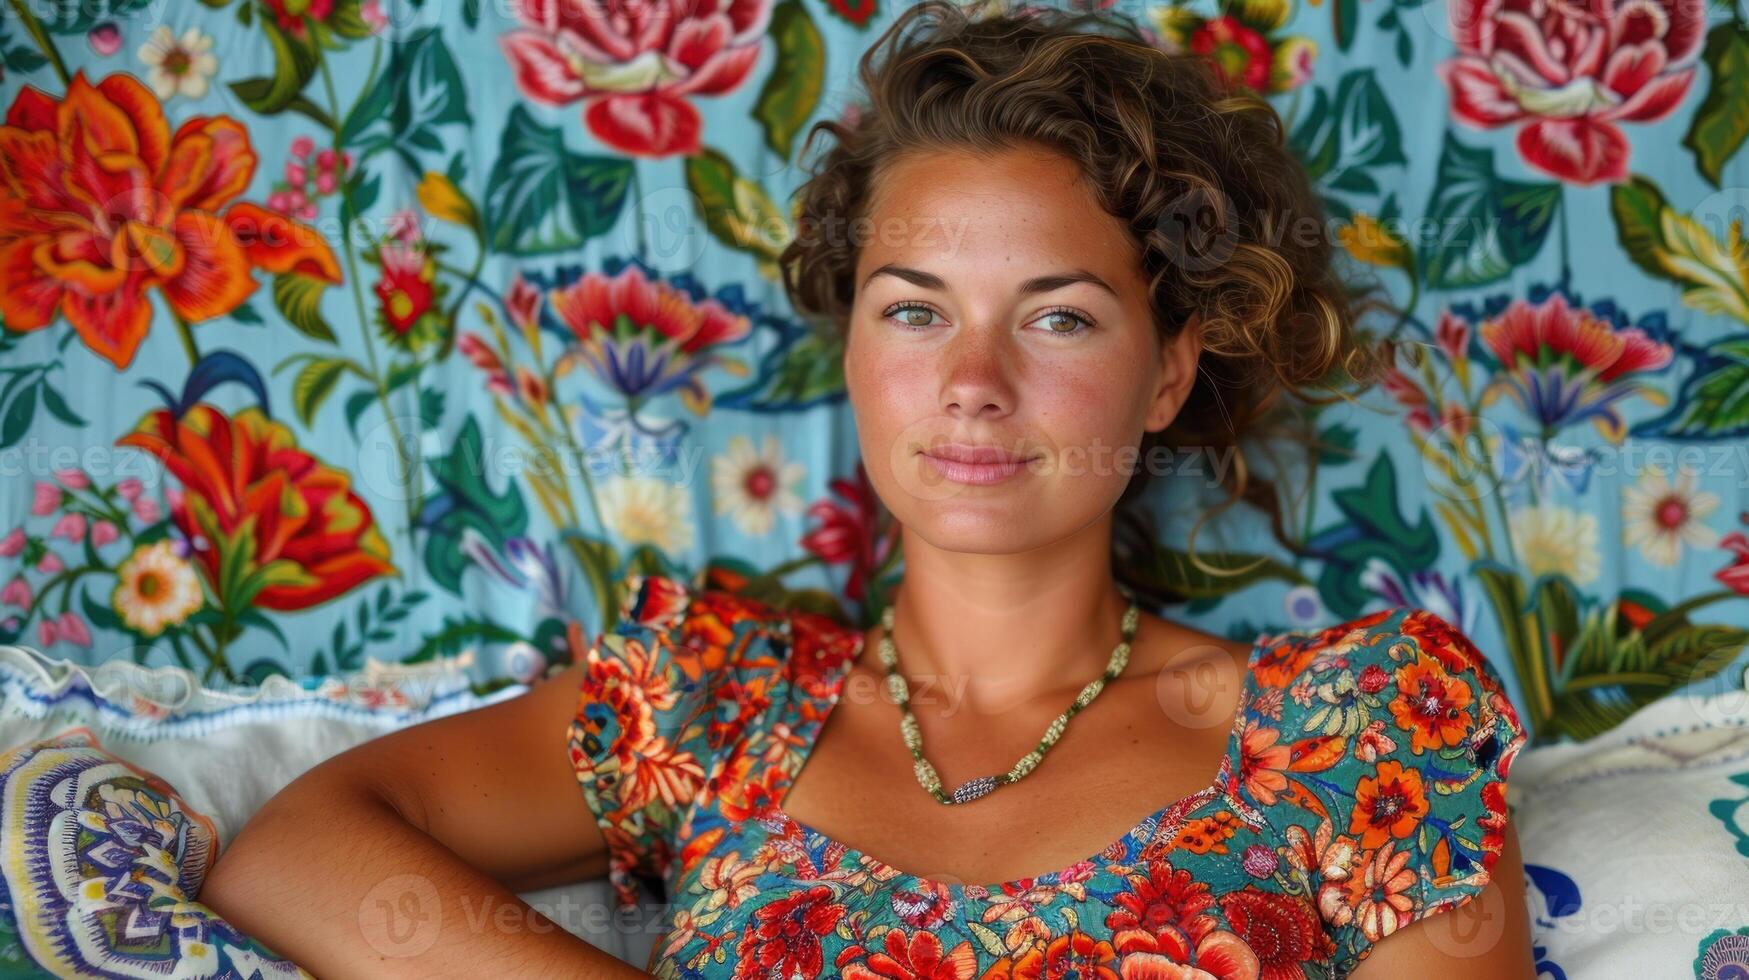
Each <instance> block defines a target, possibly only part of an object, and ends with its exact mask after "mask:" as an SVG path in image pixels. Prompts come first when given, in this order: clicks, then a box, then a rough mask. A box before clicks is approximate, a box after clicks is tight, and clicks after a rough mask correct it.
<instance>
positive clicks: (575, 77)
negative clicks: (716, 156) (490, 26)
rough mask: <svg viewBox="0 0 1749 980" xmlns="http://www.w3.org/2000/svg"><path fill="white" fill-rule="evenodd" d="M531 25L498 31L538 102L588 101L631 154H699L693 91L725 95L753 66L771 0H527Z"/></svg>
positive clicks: (604, 131)
mask: <svg viewBox="0 0 1749 980" xmlns="http://www.w3.org/2000/svg"><path fill="white" fill-rule="evenodd" d="M515 10H516V15H517V18H518V19H519V20H521V21H522V23H523V25H524V27H523V29H521V30H515V31H510V32H508V33H506V34H503V35H501V36H500V37H499V39H498V43H499V46H500V47H502V48H503V49H504V55H505V57H507V58H509V59H510V67H511V70H512V71H513V72H515V75H516V84H517V86H518V87H519V88H521V89H522V91H523V93H524V94H525V95H527V96H528V97H529V98H530V99H533V100H534V101H536V102H541V103H545V104H547V105H569V104H570V103H572V102H576V101H579V100H582V101H583V102H584V110H583V121H584V123H585V124H586V125H587V126H588V127H589V131H590V132H591V133H593V134H594V135H595V138H596V139H599V140H601V141H602V142H603V143H606V144H607V145H609V146H611V147H613V148H614V149H616V150H619V151H621V152H623V153H629V154H635V155H642V156H651V157H665V156H674V155H677V154H692V153H697V152H699V149H700V144H699V132H700V130H701V129H702V128H703V122H702V119H701V117H700V116H699V113H698V109H696V108H695V107H694V106H693V105H692V103H691V102H689V101H688V99H689V98H690V97H692V96H695V95H725V94H727V93H729V92H732V91H734V90H735V89H736V88H738V87H739V86H740V85H741V83H742V82H744V81H746V79H747V76H748V75H749V74H750V73H751V72H752V71H753V64H754V62H755V61H757V60H758V58H759V46H760V41H761V39H763V38H764V36H765V29H766V26H767V25H768V24H769V23H770V21H771V2H770V0H649V2H645V3H638V4H626V5H622V6H615V7H614V8H613V11H612V16H603V15H602V11H601V9H600V7H599V6H598V5H596V4H594V3H592V2H590V0H523V2H521V3H518V4H517V5H516V7H515Z"/></svg>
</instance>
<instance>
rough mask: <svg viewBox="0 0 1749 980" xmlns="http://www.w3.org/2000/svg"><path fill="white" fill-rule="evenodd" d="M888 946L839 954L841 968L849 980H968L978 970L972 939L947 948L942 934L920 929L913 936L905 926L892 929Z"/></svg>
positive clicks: (846, 950)
mask: <svg viewBox="0 0 1749 980" xmlns="http://www.w3.org/2000/svg"><path fill="white" fill-rule="evenodd" d="M882 938H883V940H884V943H883V946H884V948H883V949H882V950H881V951H880V952H876V953H870V952H868V951H867V950H866V949H864V948H863V947H862V946H861V945H854V946H851V947H849V948H847V949H845V951H844V952H843V953H841V954H840V955H839V957H838V964H837V965H838V968H839V970H840V971H841V973H842V975H843V976H845V977H847V978H849V980H887V978H894V980H913V978H915V980H966V978H969V977H972V976H975V975H976V974H977V972H978V954H977V953H976V952H975V951H973V949H972V942H971V940H969V939H966V940H961V942H960V944H959V945H958V946H955V947H954V948H953V949H952V950H943V949H942V946H941V939H940V937H938V936H936V935H935V934H934V933H932V932H929V931H927V930H923V929H918V930H916V931H914V932H912V933H911V934H910V935H909V936H907V935H906V934H905V930H903V929H889V930H887V933H886V935H885V936H883V937H882Z"/></svg>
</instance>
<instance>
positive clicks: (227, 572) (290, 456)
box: [116, 404, 395, 611]
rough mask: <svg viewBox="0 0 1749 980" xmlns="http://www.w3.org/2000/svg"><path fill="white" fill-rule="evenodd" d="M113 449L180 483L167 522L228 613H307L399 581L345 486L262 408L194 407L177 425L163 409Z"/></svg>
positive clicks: (342, 476)
mask: <svg viewBox="0 0 1749 980" xmlns="http://www.w3.org/2000/svg"><path fill="white" fill-rule="evenodd" d="M116 443H117V444H118V445H122V446H133V447H135V448H138V449H143V450H145V451H146V452H149V453H151V454H152V455H153V456H156V457H158V459H160V460H162V461H163V463H164V465H165V467H166V468H167V469H169V470H170V472H171V473H172V474H173V475H174V476H175V477H176V479H177V480H178V481H180V482H181V484H182V487H183V491H184V492H183V493H182V494H180V495H179V496H177V497H176V498H174V499H173V500H172V502H171V509H170V510H171V514H170V516H171V518H172V519H173V520H174V521H175V522H176V526H177V527H178V528H180V529H181V531H182V533H183V535H184V536H186V537H187V538H188V539H189V541H190V542H191V547H192V549H193V550H192V554H191V557H192V558H193V559H194V560H195V563H196V564H197V565H198V566H199V567H200V568H201V570H202V571H203V572H204V573H205V575H206V576H207V581H208V583H209V584H211V585H212V587H213V590H214V591H215V592H217V593H218V594H219V599H220V601H222V602H224V603H225V604H227V605H229V606H230V607H231V608H233V609H236V610H238V611H241V610H242V609H244V608H246V607H248V606H258V607H261V608H264V609H278V610H282V611H285V610H293V609H307V608H309V607H310V606H314V605H317V604H319V603H323V602H326V601H328V600H329V599H332V598H334V597H335V596H338V595H340V594H342V593H344V592H346V591H348V590H350V589H352V588H353V587H355V586H357V585H359V584H360V583H362V582H365V581H367V580H369V579H372V578H375V577H376V576H378V575H391V574H394V573H395V566H394V565H392V564H390V562H389V546H388V542H386V541H385V540H383V536H382V533H381V532H380V531H378V530H377V526H376V522H375V521H374V520H373V519H372V517H371V513H370V508H369V507H367V506H365V503H364V501H363V500H361V499H359V496H358V494H356V493H354V492H353V491H352V488H351V486H350V484H351V478H350V477H349V476H347V474H346V473H344V472H342V471H341V470H337V469H334V468H333V467H330V466H326V465H323V463H322V462H321V461H320V460H318V459H316V457H314V456H312V455H310V454H309V453H307V452H305V451H304V450H302V449H300V448H299V447H298V445H297V441H296V440H295V439H294V438H293V436H292V433H291V430H290V429H287V428H286V427H285V426H283V425H281V424H279V423H278V422H274V421H272V420H270V419H268V418H267V417H266V416H265V415H262V414H261V410H260V409H259V408H255V407H253V406H251V407H249V408H246V409H244V410H243V411H241V412H239V413H238V414H237V415H236V417H234V418H232V417H227V416H226V415H225V413H223V412H221V411H219V410H218V409H216V408H214V407H212V406H211V405H207V404H198V405H195V406H194V407H192V408H190V409H189V410H188V412H187V413H186V414H185V415H183V416H182V418H180V419H178V418H176V417H175V416H174V415H173V414H171V412H170V411H168V410H166V409H159V410H157V411H153V412H148V413H146V415H145V416H144V417H143V418H141V419H140V422H139V424H138V425H137V426H135V427H134V431H133V432H130V433H128V434H127V435H125V436H123V437H121V438H120V439H118V440H116ZM234 565H241V566H242V567H233V566H234Z"/></svg>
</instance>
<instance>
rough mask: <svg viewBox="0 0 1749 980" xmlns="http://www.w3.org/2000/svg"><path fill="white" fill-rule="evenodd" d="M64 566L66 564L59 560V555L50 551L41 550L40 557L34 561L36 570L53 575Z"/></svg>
mask: <svg viewBox="0 0 1749 980" xmlns="http://www.w3.org/2000/svg"><path fill="white" fill-rule="evenodd" d="M66 567H67V566H66V565H64V564H62V562H61V556H60V555H57V554H55V553H54V552H52V551H45V552H43V556H42V558H41V559H39V560H38V561H37V563H36V570H37V571H39V572H41V573H43V574H44V575H53V574H55V573H56V572H58V571H60V570H61V569H63V568H66Z"/></svg>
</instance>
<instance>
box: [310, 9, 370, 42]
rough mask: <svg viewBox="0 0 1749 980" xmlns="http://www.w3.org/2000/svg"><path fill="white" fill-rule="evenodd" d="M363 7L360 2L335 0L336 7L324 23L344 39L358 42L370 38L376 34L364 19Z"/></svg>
mask: <svg viewBox="0 0 1749 980" xmlns="http://www.w3.org/2000/svg"><path fill="white" fill-rule="evenodd" d="M362 7H363V5H362V4H361V3H360V2H359V0H335V3H334V7H333V9H332V10H330V11H329V13H328V16H327V17H325V18H323V19H322V23H324V24H326V25H328V29H329V30H331V31H333V32H334V33H335V34H338V35H340V36H341V37H344V38H349V39H352V40H357V39H359V38H364V37H370V36H371V34H373V33H375V32H374V31H372V30H371V29H370V23H369V22H367V21H366V20H365V19H364V14H363V11H362Z"/></svg>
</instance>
